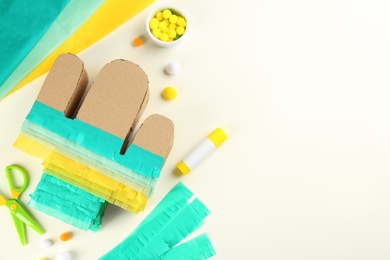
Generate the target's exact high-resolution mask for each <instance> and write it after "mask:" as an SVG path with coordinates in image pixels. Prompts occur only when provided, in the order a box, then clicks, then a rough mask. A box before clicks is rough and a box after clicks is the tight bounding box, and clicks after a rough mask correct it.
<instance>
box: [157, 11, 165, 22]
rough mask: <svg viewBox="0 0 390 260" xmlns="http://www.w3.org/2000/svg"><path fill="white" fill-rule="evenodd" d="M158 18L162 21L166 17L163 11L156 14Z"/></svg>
mask: <svg viewBox="0 0 390 260" xmlns="http://www.w3.org/2000/svg"><path fill="white" fill-rule="evenodd" d="M156 18H157V19H158V20H159V21H162V20H163V19H164V18H163V15H162V12H158V13H157V14H156Z"/></svg>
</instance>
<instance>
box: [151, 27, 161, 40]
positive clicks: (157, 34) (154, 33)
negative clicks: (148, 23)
mask: <svg viewBox="0 0 390 260" xmlns="http://www.w3.org/2000/svg"><path fill="white" fill-rule="evenodd" d="M152 34H153V35H154V37H156V38H159V37H160V35H161V31H160V29H158V28H156V29H153V30H152Z"/></svg>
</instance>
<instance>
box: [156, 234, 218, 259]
mask: <svg viewBox="0 0 390 260" xmlns="http://www.w3.org/2000/svg"><path fill="white" fill-rule="evenodd" d="M215 254H216V252H215V250H214V248H213V245H212V244H211V241H210V239H209V237H208V236H207V234H205V233H203V234H201V235H199V236H197V237H195V238H193V239H191V240H188V241H187V242H184V243H182V244H180V245H178V246H175V247H174V248H172V249H171V250H169V251H168V252H166V253H165V254H163V255H162V256H161V257H160V258H159V259H162V260H182V259H186V260H205V259H209V258H210V257H212V256H214V255H215Z"/></svg>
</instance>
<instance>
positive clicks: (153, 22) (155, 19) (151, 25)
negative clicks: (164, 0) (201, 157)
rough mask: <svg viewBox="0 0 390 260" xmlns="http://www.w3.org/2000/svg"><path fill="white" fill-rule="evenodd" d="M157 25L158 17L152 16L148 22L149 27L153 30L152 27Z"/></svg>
mask: <svg viewBox="0 0 390 260" xmlns="http://www.w3.org/2000/svg"><path fill="white" fill-rule="evenodd" d="M157 26H158V19H157V18H156V17H154V18H152V20H150V22H149V28H150V29H152V30H153V29H155V28H157Z"/></svg>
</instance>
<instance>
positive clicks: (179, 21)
mask: <svg viewBox="0 0 390 260" xmlns="http://www.w3.org/2000/svg"><path fill="white" fill-rule="evenodd" d="M176 23H177V25H179V26H182V27H185V26H186V25H187V23H186V20H185V19H184V18H183V17H181V16H179V17H178V18H177V22H176Z"/></svg>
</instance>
